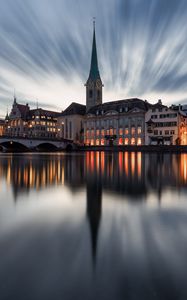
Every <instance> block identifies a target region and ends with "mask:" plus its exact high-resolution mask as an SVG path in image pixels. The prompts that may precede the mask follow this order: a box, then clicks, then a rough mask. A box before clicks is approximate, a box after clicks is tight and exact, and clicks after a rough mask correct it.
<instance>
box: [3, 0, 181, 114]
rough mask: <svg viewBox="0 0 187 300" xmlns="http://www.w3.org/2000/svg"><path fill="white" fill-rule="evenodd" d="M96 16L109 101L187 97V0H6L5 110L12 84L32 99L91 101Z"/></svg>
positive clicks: (57, 104) (59, 103)
mask: <svg viewBox="0 0 187 300" xmlns="http://www.w3.org/2000/svg"><path fill="white" fill-rule="evenodd" d="M93 16H96V18H97V24H96V29H97V45H98V55H99V65H100V73H101V76H102V79H103V82H104V84H105V90H104V99H105V101H109V100H114V99H120V98H126V97H131V96H135V97H140V98H142V99H148V100H151V101H157V99H159V98H162V99H163V101H164V102H165V103H174V102H178V103H179V102H181V103H182V102H183V103H185V99H187V89H186V79H187V59H186V58H187V42H186V41H187V27H186V18H187V2H186V1H185V0H96V1H91V0H87V1H85V0H68V1H65V0H53V1H50V0H40V1H38V0H0V45H1V46H0V115H3V114H5V112H6V107H7V105H8V106H9V107H10V105H11V103H12V98H11V97H12V94H13V90H14V88H15V89H16V93H17V96H18V98H20V101H23V102H25V101H29V102H30V104H31V105H32V104H33V103H35V101H37V100H38V102H39V104H40V105H41V106H42V105H45V106H48V107H51V105H52V107H54V108H55V109H59V110H62V109H64V108H65V107H66V106H67V105H68V104H69V103H70V102H71V101H78V102H80V103H85V88H84V83H85V81H86V79H87V76H88V72H89V64H90V55H91V53H90V52H91V42H92V18H93ZM186 102H187V101H186Z"/></svg>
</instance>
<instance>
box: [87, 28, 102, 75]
mask: <svg viewBox="0 0 187 300" xmlns="http://www.w3.org/2000/svg"><path fill="white" fill-rule="evenodd" d="M98 78H99V79H100V74H99V68H98V61H97V47H96V38H95V26H94V32H93V44H92V58H91V66H90V74H89V79H92V80H96V79H98Z"/></svg>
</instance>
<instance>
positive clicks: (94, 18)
mask: <svg viewBox="0 0 187 300" xmlns="http://www.w3.org/2000/svg"><path fill="white" fill-rule="evenodd" d="M95 21H96V17H93V30H95Z"/></svg>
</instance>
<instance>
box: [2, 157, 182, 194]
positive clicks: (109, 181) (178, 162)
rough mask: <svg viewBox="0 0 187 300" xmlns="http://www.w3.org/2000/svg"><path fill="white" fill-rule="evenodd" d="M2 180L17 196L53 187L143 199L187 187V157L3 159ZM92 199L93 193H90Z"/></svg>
mask: <svg viewBox="0 0 187 300" xmlns="http://www.w3.org/2000/svg"><path fill="white" fill-rule="evenodd" d="M0 178H5V179H6V182H7V184H8V185H11V186H12V188H13V191H14V193H15V195H18V194H19V193H23V192H24V191H29V190H30V189H37V190H40V189H42V188H45V187H48V186H53V185H64V184H65V185H67V186H68V187H69V188H70V189H71V190H72V191H74V192H76V190H77V189H79V188H80V187H83V186H87V189H88V190H89V189H93V192H96V191H98V190H99V191H101V193H102V190H105V191H106V190H108V191H112V192H115V193H117V194H124V195H126V196H128V198H134V199H136V198H138V199H141V197H142V196H145V195H146V194H147V192H148V191H150V190H153V191H155V192H156V193H158V191H159V190H163V189H164V188H167V187H173V188H177V189H179V188H180V187H186V186H187V154H169V153H168V154H152V153H151V154H142V153H140V152H138V153H135V152H131V153H128V152H119V153H106V152H86V153H80V154H67V155H42V156H40V155H29V154H28V155H23V156H22V155H21V156H19V155H16V156H14V155H10V156H1V157H0ZM87 194H88V197H91V195H92V193H91V192H87Z"/></svg>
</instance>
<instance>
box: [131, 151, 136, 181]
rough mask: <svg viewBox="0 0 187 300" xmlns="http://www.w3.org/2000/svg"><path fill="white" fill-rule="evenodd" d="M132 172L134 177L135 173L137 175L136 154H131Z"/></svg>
mask: <svg viewBox="0 0 187 300" xmlns="http://www.w3.org/2000/svg"><path fill="white" fill-rule="evenodd" d="M131 172H132V176H134V173H135V152H132V153H131Z"/></svg>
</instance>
